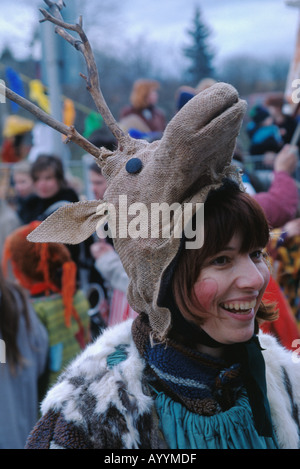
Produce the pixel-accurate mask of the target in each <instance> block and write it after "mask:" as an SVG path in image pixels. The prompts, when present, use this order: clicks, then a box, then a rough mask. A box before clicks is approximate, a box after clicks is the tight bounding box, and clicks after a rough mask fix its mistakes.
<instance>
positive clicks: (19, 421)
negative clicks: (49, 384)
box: [0, 266, 48, 449]
mask: <svg viewBox="0 0 300 469" xmlns="http://www.w3.org/2000/svg"><path fill="white" fill-rule="evenodd" d="M47 356H48V335H47V332H46V329H45V327H44V326H43V325H42V324H41V322H40V321H39V319H38V318H37V315H36V313H35V312H34V310H33V308H32V306H31V305H30V303H29V301H28V299H27V298H26V296H25V294H24V291H23V290H22V289H21V288H19V287H18V286H17V285H15V284H13V283H11V282H8V281H7V280H5V279H4V276H3V273H2V268H1V266H0V422H1V424H0V449H23V448H24V446H25V443H26V439H27V437H28V434H29V432H30V431H31V429H32V426H33V425H34V424H35V423H36V421H37V419H38V405H39V390H38V384H39V379H40V377H41V376H42V375H43V373H44V370H45V368H46V364H47Z"/></svg>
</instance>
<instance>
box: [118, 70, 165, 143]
mask: <svg viewBox="0 0 300 469" xmlns="http://www.w3.org/2000/svg"><path fill="white" fill-rule="evenodd" d="M158 89H159V83H158V81H156V80H150V79H139V80H136V81H135V82H134V84H133V88H132V92H131V95H130V105H129V106H126V107H125V108H123V109H122V110H121V112H120V119H119V124H120V126H121V128H122V129H123V130H124V131H127V132H129V134H131V132H132V136H133V137H136V138H145V137H147V136H148V138H151V139H157V138H160V137H161V135H162V133H163V131H164V130H165V127H166V118H165V114H164V112H163V111H162V110H161V109H160V108H159V107H158V106H157V102H158Z"/></svg>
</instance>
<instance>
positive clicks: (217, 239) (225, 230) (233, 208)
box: [201, 185, 269, 258]
mask: <svg viewBox="0 0 300 469" xmlns="http://www.w3.org/2000/svg"><path fill="white" fill-rule="evenodd" d="M236 234H237V235H240V237H241V240H242V244H241V252H242V253H246V252H250V251H251V250H253V249H257V248H264V247H265V246H266V245H267V244H268V241H269V226H268V222H267V220H266V217H265V214H264V212H263V210H262V208H261V207H260V205H259V204H258V203H257V202H256V201H255V200H254V199H253V197H251V196H250V195H249V194H246V193H244V192H241V191H240V190H239V188H237V186H236V187H235V188H231V190H229V189H228V187H225V185H224V186H222V188H221V189H219V190H217V191H213V192H212V193H211V194H210V195H209V197H208V199H207V201H206V202H205V205H204V245H203V248H202V249H201V251H202V253H201V257H202V258H206V257H211V256H213V255H215V254H216V253H218V252H220V251H222V250H223V249H224V248H225V247H226V246H227V245H228V244H229V242H230V240H231V239H232V237H233V236H234V235H236Z"/></svg>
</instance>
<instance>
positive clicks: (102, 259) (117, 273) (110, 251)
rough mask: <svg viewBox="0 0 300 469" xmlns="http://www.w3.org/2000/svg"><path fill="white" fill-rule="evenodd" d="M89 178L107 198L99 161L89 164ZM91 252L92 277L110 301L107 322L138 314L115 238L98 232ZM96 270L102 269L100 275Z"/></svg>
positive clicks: (99, 196)
mask: <svg viewBox="0 0 300 469" xmlns="http://www.w3.org/2000/svg"><path fill="white" fill-rule="evenodd" d="M89 180H90V183H91V188H92V191H93V194H94V196H95V199H96V200H103V195H104V192H105V190H106V188H107V183H106V179H105V177H104V176H103V175H102V171H101V169H100V168H99V166H98V165H97V164H96V163H92V164H91V165H90V166H89ZM91 241H92V240H91ZM90 253H91V255H92V258H93V269H92V270H91V275H92V277H91V279H92V280H93V282H97V283H98V284H99V286H100V285H101V286H102V288H103V289H104V292H105V297H106V298H107V301H108V314H107V315H106V316H105V315H104V317H105V321H106V324H107V325H108V326H112V325H114V324H117V323H118V322H121V321H124V320H125V319H128V318H132V317H135V316H136V313H135V312H134V311H133V309H132V308H131V307H130V306H129V304H128V301H127V298H126V293H127V287H128V276H127V274H126V272H125V270H124V267H123V265H122V262H121V260H120V258H119V255H118V254H117V253H116V251H115V250H114V248H113V242H112V240H111V238H109V237H107V238H105V239H99V237H98V236H95V237H94V238H93V242H91V245H90ZM94 270H96V272H97V273H98V277H99V278H98V279H97V275H95V273H94ZM102 316H103V315H102Z"/></svg>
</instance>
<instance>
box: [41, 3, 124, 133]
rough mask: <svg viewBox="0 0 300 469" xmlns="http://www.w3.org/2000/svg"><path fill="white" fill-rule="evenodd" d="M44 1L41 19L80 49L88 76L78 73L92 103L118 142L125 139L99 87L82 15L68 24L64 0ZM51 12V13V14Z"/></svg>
mask: <svg viewBox="0 0 300 469" xmlns="http://www.w3.org/2000/svg"><path fill="white" fill-rule="evenodd" d="M44 1H45V3H46V4H47V5H48V6H49V9H50V13H49V12H48V11H46V10H44V9H43V8H40V12H41V13H42V14H43V15H44V19H42V20H40V22H43V21H50V22H51V23H53V24H55V25H56V28H55V32H56V33H57V34H59V35H60V36H61V37H62V38H63V39H65V40H66V41H67V42H69V43H70V44H71V45H72V46H73V47H75V49H77V50H78V51H80V52H81V53H82V55H83V57H84V59H85V63H86V66H87V71H88V76H85V75H83V74H82V73H81V74H80V75H81V76H82V77H83V78H84V79H85V81H86V84H87V89H88V91H89V92H90V94H91V96H92V98H93V100H94V103H95V105H96V107H97V109H98V111H99V112H100V114H101V115H102V117H103V119H104V122H105V123H106V125H107V126H108V128H109V129H110V130H111V132H112V134H113V135H114V136H115V137H116V139H117V140H118V141H119V142H122V141H123V140H124V139H127V138H128V136H127V135H126V134H125V133H124V132H123V130H122V129H121V128H120V127H119V126H118V124H117V122H116V120H115V118H114V117H113V115H112V113H111V112H110V109H109V108H108V106H107V104H106V102H105V99H104V97H103V94H102V92H101V89H100V80H99V74H98V70H97V66H96V62H95V58H94V54H93V51H92V48H91V45H90V43H89V40H88V38H87V36H86V34H85V32H84V30H83V28H82V16H80V18H79V23H77V24H69V23H65V22H64V21H63V18H62V16H61V13H60V10H61V9H62V7H63V5H64V2H63V0H62V1H59V2H57V3H56V2H52V1H50V0H44ZM51 13H52V14H51ZM66 30H69V31H74V32H76V33H77V34H78V36H79V37H80V40H77V39H76V38H75V37H74V36H72V35H71V34H70V33H68V32H67V31H66Z"/></svg>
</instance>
